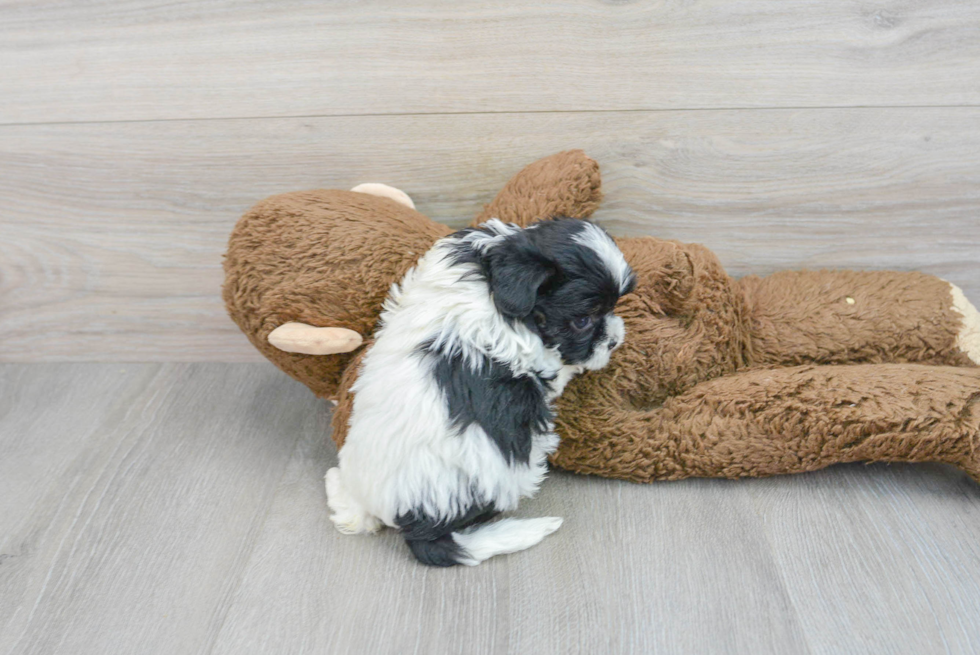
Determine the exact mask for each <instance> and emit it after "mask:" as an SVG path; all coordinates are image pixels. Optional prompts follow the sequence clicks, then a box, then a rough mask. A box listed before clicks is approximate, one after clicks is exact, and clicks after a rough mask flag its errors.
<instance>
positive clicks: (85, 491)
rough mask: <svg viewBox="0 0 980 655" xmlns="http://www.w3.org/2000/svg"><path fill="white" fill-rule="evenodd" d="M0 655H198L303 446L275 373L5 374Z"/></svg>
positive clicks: (317, 406)
mask: <svg viewBox="0 0 980 655" xmlns="http://www.w3.org/2000/svg"><path fill="white" fill-rule="evenodd" d="M0 399H2V401H0V402H2V403H3V404H2V406H0V449H2V450H3V453H4V456H3V458H0V485H2V487H3V491H4V493H2V494H0V552H2V553H3V555H4V557H3V558H2V561H0V587H2V588H3V593H2V594H0V652H4V653H7V652H9V653H18V654H28V653H80V654H81V653H99V654H100V655H101V654H104V653H136V652H139V653H156V652H160V653H174V652H181V653H197V652H207V651H208V650H209V649H210V644H211V642H212V641H213V639H214V637H215V636H216V635H217V633H218V631H219V630H220V627H221V624H222V623H223V620H224V616H225V612H226V610H227V600H228V598H230V596H231V594H232V592H233V591H234V589H235V588H236V586H237V584H238V582H239V577H240V573H241V571H242V566H243V565H244V564H245V562H246V561H247V560H248V556H249V553H250V549H251V546H252V544H253V541H254V537H255V536H256V535H257V534H258V533H259V530H260V528H261V525H262V523H263V521H264V519H265V516H266V513H267V511H268V508H269V502H270V501H271V500H272V498H273V494H274V492H275V490H276V487H277V483H278V481H279V479H280V477H281V476H282V473H283V472H284V470H285V467H286V465H287V463H288V461H289V458H290V454H291V452H292V450H293V449H294V446H295V443H296V439H297V438H298V436H299V435H301V434H304V433H307V432H310V433H315V434H317V435H322V434H323V431H324V430H325V429H326V427H327V425H326V424H325V422H324V421H325V420H326V419H327V417H328V415H329V413H328V411H327V410H326V409H325V408H324V407H323V406H322V404H321V403H319V402H317V401H315V400H314V399H313V398H311V397H310V395H309V393H308V392H307V391H306V390H305V389H304V388H302V387H301V386H300V385H298V384H296V383H294V382H293V381H291V380H288V379H287V378H286V377H285V376H283V375H282V374H281V373H279V372H278V371H276V370H275V369H273V368H272V367H271V366H270V365H245V366H242V365H218V366H214V365H210V366H209V365H187V364H183V365H181V364H167V365H149V364H142V365H134V364H129V365H126V366H125V367H120V366H119V365H98V364H61V365H48V364H45V365H30V366H17V365H4V366H3V367H2V368H0Z"/></svg>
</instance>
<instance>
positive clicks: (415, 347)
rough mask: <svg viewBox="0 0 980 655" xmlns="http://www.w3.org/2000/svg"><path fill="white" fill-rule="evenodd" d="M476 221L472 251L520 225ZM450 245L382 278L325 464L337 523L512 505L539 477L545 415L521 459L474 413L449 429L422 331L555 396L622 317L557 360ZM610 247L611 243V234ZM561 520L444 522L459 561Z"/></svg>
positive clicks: (546, 442) (375, 524)
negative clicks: (377, 305)
mask: <svg viewBox="0 0 980 655" xmlns="http://www.w3.org/2000/svg"><path fill="white" fill-rule="evenodd" d="M486 227H488V228H490V230H491V233H490V234H485V233H482V232H474V233H472V234H469V235H467V236H466V237H465V238H466V239H469V240H470V241H471V243H472V244H473V246H474V247H476V248H479V249H481V250H483V251H486V249H489V248H492V247H493V246H494V245H495V244H496V243H498V242H499V241H500V239H502V238H504V237H505V236H506V235H508V234H511V233H512V232H514V231H516V230H519V229H520V228H518V227H516V226H512V225H507V224H504V223H501V222H500V221H497V220H492V221H490V222H488V223H487V224H486ZM529 229H533V228H529ZM598 232H599V233H600V234H601V235H602V236H603V237H605V239H606V241H608V242H609V243H610V244H611V243H612V241H611V239H609V237H608V236H606V235H605V233H604V232H602V231H601V230H599V231H598ZM590 238H591V237H590ZM593 244H594V247H596V248H597V250H598V249H601V252H602V253H604V254H603V257H608V260H609V261H610V262H613V263H614V264H615V265H616V266H617V268H615V269H612V270H626V271H628V267H626V264H625V261H623V262H622V267H623V268H622V269H621V268H620V267H619V265H618V263H616V262H615V257H614V256H613V254H612V252H607V251H608V250H609V249H608V247H606V246H605V245H603V244H601V243H600V240H599V239H593V240H592V241H590V244H589V245H590V247H593ZM449 245H450V244H449V242H447V241H446V240H442V241H439V242H437V243H436V245H435V246H434V247H433V248H432V249H431V250H430V251H429V252H428V253H426V255H425V256H424V257H422V259H421V260H420V261H419V263H418V265H417V266H416V267H415V268H414V269H412V270H411V271H409V272H408V273H407V274H406V276H405V278H404V280H403V281H402V283H401V284H400V285H395V286H393V287H392V289H391V292H390V295H389V298H388V300H387V301H386V302H385V305H384V311H383V313H382V315H381V328H380V329H379V330H378V332H377V334H376V335H375V343H374V346H373V347H372V349H371V350H370V351H369V352H368V354H367V355H366V356H365V358H364V362H363V365H362V368H361V372H360V375H359V377H358V379H357V381H356V382H355V383H354V385H353V387H352V391H353V392H354V404H353V411H352V421H351V425H350V430H349V432H348V434H347V437H346V440H345V443H344V446H343V448H341V450H340V454H339V465H338V467H337V468H333V469H330V470H329V471H328V472H327V475H326V487H327V496H328V503H329V506H330V509H331V510H332V512H333V514H332V516H331V517H330V518H331V520H332V521H333V522H334V523H335V524H336V526H337V528H338V529H339V530H340V531H341V532H345V533H357V532H372V531H375V530H377V529H378V528H380V527H381V526H382V525H386V526H391V527H397V524H396V517H398V516H399V515H403V514H406V513H408V512H410V511H412V510H417V509H419V508H421V509H422V510H423V511H424V513H425V514H426V516H430V517H433V518H436V519H447V520H448V519H451V518H452V517H455V516H458V515H459V514H461V513H463V512H465V510H466V509H467V508H468V507H470V506H472V505H473V504H478V503H479V504H492V505H493V506H494V507H495V508H496V509H497V510H499V511H508V510H513V509H515V508H516V507H517V504H518V501H519V500H520V499H521V498H524V497H529V496H531V495H532V494H534V493H535V491H537V489H538V486H539V485H540V484H541V482H542V480H543V479H544V477H545V473H546V461H547V457H548V455H550V454H551V453H553V452H554V451H555V449H556V448H557V446H558V437H557V436H556V435H555V434H554V433H553V431H552V430H551V426H549V429H548V431H547V432H546V433H545V434H541V435H538V436H535V437H534V438H533V441H532V447H531V455H530V458H529V462H528V463H527V464H523V463H516V462H515V463H508V462H507V460H506V459H505V458H504V457H503V456H502V454H501V452H500V450H499V449H498V447H497V445H496V444H495V443H493V442H492V441H491V440H490V438H489V437H488V436H487V435H486V434H485V433H484V432H483V430H482V428H480V427H479V426H478V425H476V424H471V425H470V426H469V427H468V428H466V430H465V431H464V432H463V434H461V435H457V432H458V431H457V430H456V429H455V428H454V427H453V426H452V423H451V420H450V416H449V410H448V407H447V403H446V399H445V397H444V394H443V392H442V391H441V389H440V388H439V386H438V383H437V382H436V380H435V379H434V375H433V371H432V369H433V362H432V358H427V357H422V356H420V355H419V354H418V351H419V347H420V345H422V344H424V343H427V342H432V343H433V344H434V346H435V347H437V348H439V349H440V350H442V351H443V352H454V353H460V354H462V355H463V357H464V358H465V359H466V361H468V362H470V363H471V364H472V365H473V366H478V365H479V363H480V359H481V357H480V356H487V357H491V358H493V359H494V360H496V361H498V362H506V363H508V364H509V366H510V367H511V369H512V370H513V371H514V373H515V374H518V375H521V374H536V375H540V376H542V377H544V378H555V381H554V382H553V383H552V385H551V395H550V398H554V397H557V396H558V395H559V394H560V393H561V390H562V389H563V388H564V386H565V384H567V382H568V381H569V380H570V379H571V378H572V377H573V376H574V375H575V374H576V373H578V372H580V371H581V370H583V368H589V369H592V368H601V367H602V366H604V365H605V364H606V363H607V362H608V360H609V355H610V348H609V347H608V346H609V344H610V342H618V343H622V340H623V336H624V329H623V322H622V319H619V318H618V317H613V316H610V317H607V319H606V320H607V321H609V322H608V323H607V326H606V328H607V329H606V332H607V337H606V340H605V342H604V343H603V344H600V345H597V346H596V348H595V355H594V356H593V357H592V359H590V360H589V361H588V362H585V363H584V364H583V365H580V366H564V365H563V363H562V360H561V357H560V355H559V353H558V351H557V348H546V347H545V346H544V343H543V342H542V340H541V338H540V337H539V336H538V335H537V334H535V333H533V332H532V331H530V330H529V329H527V328H526V327H525V326H523V325H521V324H519V323H518V324H515V323H512V322H509V321H507V320H505V318H504V317H502V316H501V315H500V314H499V313H498V312H497V310H496V308H495V306H494V303H493V300H492V298H491V296H490V292H489V289H488V286H487V283H486V281H485V280H483V279H482V278H479V277H476V276H472V275H471V276H466V275H465V273H466V272H468V271H469V270H470V269H469V268H466V267H462V266H461V265H458V264H454V263H453V262H452V260H451V259H450V258H448V257H447V254H448V253H449ZM612 250H613V251H615V253H617V254H618V253H619V251H618V250H617V249H616V248H615V245H612ZM619 259H620V260H622V255H621V254H619ZM560 525H561V519H559V518H554V517H549V518H543V519H533V520H520V521H519V520H515V519H507V520H503V521H498V522H495V523H489V524H485V525H481V526H477V527H475V528H472V529H469V530H464V531H461V532H457V533H454V534H453V539H454V541H455V542H456V543H457V544H458V545H460V546H461V547H462V549H463V550H464V551H465V553H464V556H465V560H464V561H462V563H464V564H476V563H478V562H480V561H482V560H484V559H486V558H488V557H491V556H493V555H496V554H501V553H509V552H514V551H516V550H521V549H524V548H528V547H530V546H532V545H534V544H536V543H538V542H539V541H540V540H541V539H543V538H544V537H545V536H547V535H548V534H550V533H551V532H553V531H554V530H556V529H557V528H558V527H559V526H560Z"/></svg>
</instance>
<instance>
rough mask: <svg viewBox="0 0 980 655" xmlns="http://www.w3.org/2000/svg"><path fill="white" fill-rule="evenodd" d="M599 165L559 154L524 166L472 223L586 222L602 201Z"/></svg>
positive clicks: (581, 155)
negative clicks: (495, 221)
mask: <svg viewBox="0 0 980 655" xmlns="http://www.w3.org/2000/svg"><path fill="white" fill-rule="evenodd" d="M601 187H602V181H601V177H600V176H599V164H597V163H596V162H595V161H594V160H593V159H590V158H589V157H587V156H586V155H585V153H584V152H582V151H581V150H568V151H565V152H559V153H557V154H555V155H551V156H550V157H545V158H544V159H539V160H538V161H536V162H534V163H532V164H529V165H528V166H525V167H524V168H523V169H522V170H521V171H520V172H519V173H517V175H515V176H514V177H513V178H511V180H510V181H509V182H508V183H507V184H506V185H505V186H504V188H503V189H502V190H501V191H500V193H498V194H497V197H496V198H494V199H493V201H492V202H491V203H490V204H489V205H487V206H486V207H484V209H483V211H482V212H480V214H479V215H478V216H477V217H476V218H475V219H474V220H473V223H472V225H479V224H480V223H484V222H486V221H488V220H490V219H491V218H499V219H500V220H502V221H504V222H505V223H516V224H517V225H520V226H522V227H526V226H527V225H530V224H531V223H533V222H534V221H536V220H541V219H547V218H556V217H560V216H566V217H569V218H588V217H589V216H591V215H592V213H593V212H595V210H596V209H597V208H598V207H599V202H600V201H601V200H602V190H601Z"/></svg>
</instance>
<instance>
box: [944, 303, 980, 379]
mask: <svg viewBox="0 0 980 655" xmlns="http://www.w3.org/2000/svg"><path fill="white" fill-rule="evenodd" d="M949 286H950V293H951V294H952V296H953V311H954V312H956V313H957V314H959V315H960V316H961V317H963V318H962V320H963V325H962V326H961V327H960V332H959V334H958V335H957V336H956V345H957V346H958V347H959V349H960V350H961V351H963V352H964V353H966V356H967V357H969V358H970V359H971V360H973V363H974V364H980V312H978V311H977V308H976V307H974V306H973V303H971V302H970V301H969V300H967V298H966V296H965V295H964V294H963V291H962V290H961V289H960V288H959V287H958V286H956V285H955V284H951V285H949Z"/></svg>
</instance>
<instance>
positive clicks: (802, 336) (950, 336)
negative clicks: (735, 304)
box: [736, 271, 980, 366]
mask: <svg viewBox="0 0 980 655" xmlns="http://www.w3.org/2000/svg"><path fill="white" fill-rule="evenodd" d="M736 284H737V286H738V288H740V289H741V291H742V293H743V296H744V300H745V318H746V332H747V336H748V340H747V342H748V344H749V348H748V349H747V350H746V352H747V362H746V363H747V364H749V365H765V366H773V365H776V366H794V365H798V364H807V363H813V364H847V363H861V364H866V363H889V362H895V363H898V362H918V363H923V364H944V365H951V366H967V365H972V364H975V363H976V362H977V361H978V360H977V349H978V344H980V327H978V324H980V320H978V318H977V316H976V310H975V309H974V308H973V306H972V305H971V304H970V303H969V301H968V300H966V298H965V297H964V296H963V293H962V292H961V291H959V289H956V288H955V287H953V285H951V284H950V283H949V282H947V281H945V280H942V279H940V278H938V277H935V276H933V275H927V274H925V273H917V272H904V273H903V272H894V271H781V272H779V273H774V274H773V275H770V276H768V277H765V278H758V277H754V276H749V277H745V278H742V279H741V280H739V281H738V282H737V283H736ZM971 351H972V353H973V354H970V353H971Z"/></svg>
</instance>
